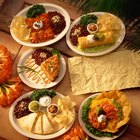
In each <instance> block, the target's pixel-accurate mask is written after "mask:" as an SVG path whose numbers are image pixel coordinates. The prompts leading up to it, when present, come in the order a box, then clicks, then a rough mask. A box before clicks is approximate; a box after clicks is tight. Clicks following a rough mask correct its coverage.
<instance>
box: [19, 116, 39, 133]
mask: <svg viewBox="0 0 140 140" xmlns="http://www.w3.org/2000/svg"><path fill="white" fill-rule="evenodd" d="M36 118H37V113H31V114H29V115H26V116H24V117H21V118H19V119H17V122H18V125H19V126H20V128H21V129H23V130H25V131H28V132H31V130H32V127H33V125H34V121H35V119H36Z"/></svg>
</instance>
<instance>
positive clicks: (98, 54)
mask: <svg viewBox="0 0 140 140" xmlns="http://www.w3.org/2000/svg"><path fill="white" fill-rule="evenodd" d="M88 14H94V15H96V16H100V15H103V14H106V13H105V12H94V13H88ZM107 14H110V13H107ZM110 15H112V14H110ZM82 16H83V15H82ZM82 16H81V17H82ZM113 16H114V15H113ZM81 17H79V18H77V19H76V20H75V21H74V22H73V23H72V24H71V26H70V29H69V31H68V32H67V34H66V42H67V45H68V46H69V47H70V48H71V49H72V50H73V51H74V52H76V53H78V54H80V55H84V56H100V55H104V54H107V53H109V52H111V51H113V50H115V49H116V48H117V47H119V45H120V44H121V43H122V41H123V39H124V37H125V26H124V24H123V22H122V21H121V20H120V19H119V18H118V20H119V21H120V23H121V32H120V37H119V38H118V39H117V40H116V42H115V44H114V45H113V46H112V47H110V48H108V49H106V50H104V51H101V52H96V53H88V52H82V51H80V50H79V49H78V48H77V46H74V45H73V44H72V43H71V40H70V32H71V29H72V27H73V26H74V25H76V24H78V23H79V21H80V19H81Z"/></svg>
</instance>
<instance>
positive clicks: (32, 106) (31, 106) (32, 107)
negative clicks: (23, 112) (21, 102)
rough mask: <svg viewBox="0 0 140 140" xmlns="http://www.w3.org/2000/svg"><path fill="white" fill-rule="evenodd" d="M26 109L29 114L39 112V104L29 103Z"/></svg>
mask: <svg viewBox="0 0 140 140" xmlns="http://www.w3.org/2000/svg"><path fill="white" fill-rule="evenodd" d="M28 108H29V110H30V111H31V112H38V111H39V110H40V104H39V102H38V101H31V102H30V103H29V105H28Z"/></svg>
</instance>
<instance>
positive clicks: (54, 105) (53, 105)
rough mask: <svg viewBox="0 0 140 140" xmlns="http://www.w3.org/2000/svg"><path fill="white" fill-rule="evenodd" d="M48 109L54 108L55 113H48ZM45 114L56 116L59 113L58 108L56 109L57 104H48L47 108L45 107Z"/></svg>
mask: <svg viewBox="0 0 140 140" xmlns="http://www.w3.org/2000/svg"><path fill="white" fill-rule="evenodd" d="M50 107H55V109H56V111H55V112H51V111H50ZM47 112H48V113H49V114H50V115H56V114H58V113H59V108H58V105H57V104H50V105H49V106H48V107H47Z"/></svg>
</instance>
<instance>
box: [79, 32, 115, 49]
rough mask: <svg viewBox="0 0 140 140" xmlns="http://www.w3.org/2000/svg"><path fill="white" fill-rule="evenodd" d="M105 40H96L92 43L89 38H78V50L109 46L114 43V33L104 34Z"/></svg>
mask: <svg viewBox="0 0 140 140" xmlns="http://www.w3.org/2000/svg"><path fill="white" fill-rule="evenodd" d="M103 35H104V39H103V40H99V41H97V40H94V42H90V41H89V40H88V39H87V37H85V36H84V37H78V48H79V49H85V48H91V47H95V46H101V45H108V44H112V43H114V37H113V35H112V32H111V31H110V32H105V33H103Z"/></svg>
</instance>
